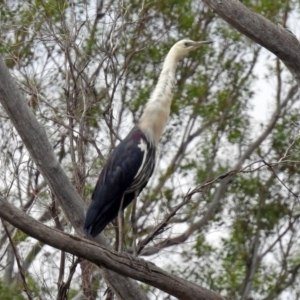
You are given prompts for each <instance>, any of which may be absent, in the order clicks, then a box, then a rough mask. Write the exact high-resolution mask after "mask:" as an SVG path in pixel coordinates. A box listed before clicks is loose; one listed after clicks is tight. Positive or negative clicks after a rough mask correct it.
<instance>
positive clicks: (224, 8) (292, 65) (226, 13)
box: [204, 0, 300, 85]
mask: <svg viewBox="0 0 300 300" xmlns="http://www.w3.org/2000/svg"><path fill="white" fill-rule="evenodd" d="M204 2H205V3H206V4H207V5H208V6H209V7H210V8H211V9H212V10H213V11H215V12H216V13H217V14H218V15H219V16H220V17H221V18H222V19H224V20H225V21H226V22H228V23H229V24H230V25H232V26H233V27H235V28H236V29H237V30H238V31H240V32H241V33H243V34H244V35H246V36H247V37H249V38H250V39H252V40H253V41H254V42H256V43H258V44H260V45H262V46H263V47H265V48H266V49H268V50H269V51H271V52H272V53H274V54H275V55H276V56H277V57H278V58H279V59H280V60H281V61H282V62H283V63H284V64H285V65H286V67H287V68H288V69H289V70H290V72H291V73H292V74H293V76H294V77H295V79H296V80H297V83H298V85H300V43H299V41H298V40H297V38H296V37H295V36H294V35H293V34H292V33H290V32H289V31H287V30H285V29H284V28H283V27H282V26H278V25H275V24H274V23H272V22H271V21H269V20H268V19H266V18H264V17H263V16H261V15H259V14H257V13H254V12H252V11H250V10H249V9H248V8H247V7H246V6H245V5H243V4H242V3H241V2H240V1H238V0H204Z"/></svg>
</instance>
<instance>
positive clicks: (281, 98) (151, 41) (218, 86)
mask: <svg viewBox="0 0 300 300" xmlns="http://www.w3.org/2000/svg"><path fill="white" fill-rule="evenodd" d="M243 3H244V4H245V5H246V6H247V7H248V8H250V9H251V10H252V11H255V12H257V13H259V14H262V15H263V16H265V17H266V18H268V19H269V20H271V21H272V22H274V23H276V24H277V23H279V24H281V25H282V26H286V25H288V24H289V22H290V19H291V18H297V16H298V13H299V3H298V1H289V0H285V1H282V0H272V1H263V0H257V1H253V0H249V1H243ZM0 5H1V6H0V18H1V19H0V21H1V35H0V39H1V40H0V52H1V55H2V56H3V58H4V60H5V63H6V65H7V66H8V67H9V68H10V71H11V74H12V75H13V76H14V78H15V80H16V81H17V82H18V85H19V87H20V88H21V90H22V92H23V93H24V95H25V97H26V101H27V104H28V106H30V108H31V109H32V111H33V112H34V114H35V116H36V117H37V119H38V121H39V122H40V124H42V125H43V126H44V128H45V130H46V133H47V135H48V138H49V139H50V142H51V144H52V146H53V150H54V152H55V154H56V156H57V158H58V159H59V162H60V163H61V165H62V166H63V168H64V170H65V171H66V172H67V174H68V176H69V178H70V180H71V181H72V183H73V184H74V186H75V187H76V189H77V191H78V193H79V194H80V196H81V197H82V199H83V201H84V202H85V203H86V206H87V205H88V204H89V202H90V198H91V193H92V191H93V188H94V185H95V182H96V180H97V177H98V175H99V172H100V170H101V167H102V166H103V163H104V162H105V159H106V158H107V156H108V155H109V153H110V152H111V150H112V149H113V148H114V147H115V146H116V145H117V144H118V142H119V141H120V139H122V138H123V137H124V136H125V135H126V134H127V133H128V132H129V130H130V128H131V127H132V126H133V124H134V123H135V122H137V120H138V118H139V116H140V115H141V113H142V111H143V106H144V104H145V103H146V102H147V99H148V97H149V95H150V93H151V91H152V90H153V88H154V86H155V84H156V80H157V78H158V75H159V72H160V69H161V63H162V61H163V59H164V57H165V55H166V53H167V52H168V50H169V48H170V47H171V46H172V45H173V44H174V43H175V42H176V41H178V40H180V39H182V38H186V37H188V38H190V39H193V40H213V41H214V44H213V45H212V46H205V47H202V48H201V49H199V51H197V52H194V53H192V54H191V55H190V56H189V57H188V58H186V59H184V60H183V61H182V62H181V63H180V65H179V67H178V72H177V84H176V91H175V95H174V100H173V103H172V112H171V116H170V120H169V123H168V126H167V129H166V131H165V133H164V135H163V137H162V140H161V143H160V146H159V149H158V155H157V163H156V169H155V173H154V176H153V177H152V179H151V181H150V182H149V184H148V186H147V188H146V189H145V190H144V192H143V193H142V194H141V195H140V197H139V199H138V204H137V217H138V220H137V224H138V236H137V239H138V241H141V240H143V239H144V238H145V237H146V236H148V235H149V234H151V232H152V230H153V228H154V227H155V226H156V225H158V224H160V223H162V224H164V225H166V226H164V228H163V230H162V231H161V232H160V234H159V235H157V236H155V237H153V238H152V239H151V241H150V243H148V244H147V245H146V246H145V248H144V249H143V251H142V253H141V256H142V257H144V258H146V259H147V260H150V261H152V262H154V263H156V264H158V265H160V266H161V267H162V268H163V269H165V270H168V271H170V272H171V273H174V274H177V275H179V276H180V277H182V278H185V279H187V280H189V281H191V282H195V283H197V284H199V285H201V286H204V287H207V288H209V289H211V290H213V291H215V292H218V293H220V294H222V295H224V296H228V297H231V298H233V299H251V298H252V299H287V298H286V297H287V295H288V296H289V297H291V299H298V298H299V299H300V288H299V286H300V282H299V276H298V271H299V268H300V247H299V246H300V245H299V240H300V239H299V232H300V222H299V218H300V214H299V211H300V206H299V196H298V194H299V175H298V173H299V172H298V165H299V139H298V135H299V124H298V120H299V113H300V111H299V95H298V92H297V87H296V83H295V82H294V81H293V79H292V77H291V75H289V74H287V72H286V71H285V68H284V66H283V65H282V63H281V62H280V61H279V60H278V59H277V58H276V57H275V56H273V55H271V54H267V53H266V51H263V50H262V49H261V47H260V46H258V45H257V44H255V43H253V42H250V40H249V39H247V38H246V37H244V36H243V35H242V34H240V33H239V32H237V31H236V30H235V29H233V28H232V27H230V26H229V25H227V24H226V23H225V22H224V21H223V20H221V19H220V18H219V17H217V16H216V15H215V14H214V13H213V12H212V11H211V10H210V9H209V8H208V7H207V6H206V5H204V4H203V3H202V2H201V1H192V0H191V1H143V2H141V1H135V0H132V1H130V0H128V1H80V0H73V1H54V0H49V1H39V0H33V1H29V0H27V1H20V2H19V1H1V2H0ZM262 70H263V71H262ZM262 72H264V73H262ZM267 86H271V88H272V89H271V91H270V89H269V88H267ZM264 90H267V92H264ZM262 103H268V105H267V109H264V111H263V112H261V111H260V110H261V109H262V108H261V107H263V106H262V105H261V104H262ZM264 107H266V106H264ZM16 109H18V108H17V107H16ZM258 112H259V113H260V116H261V115H262V114H263V116H264V118H263V121H262V118H261V117H260V119H259V118H258V117H257V116H256V114H257V113H258ZM0 135H1V137H0V141H1V142H0V148H1V153H0V170H1V171H0V193H1V195H2V196H3V197H5V198H6V199H7V200H8V201H9V202H10V203H12V204H14V205H15V206H17V207H19V208H21V209H22V210H23V211H25V212H26V213H27V214H28V215H30V216H33V217H34V218H35V219H37V220H39V221H40V222H42V223H44V224H47V225H49V226H51V227H55V228H57V229H59V230H63V231H65V232H69V233H72V232H73V231H72V226H71V225H70V224H69V222H68V221H67V219H66V218H65V216H64V214H63V212H62V210H61V208H60V207H59V205H58V203H57V201H56V199H55V196H54V195H53V194H52V192H51V190H50V188H49V186H48V184H47V182H46V181H45V179H44V178H43V176H42V174H41V173H40V171H39V170H38V169H37V167H36V165H35V163H34V162H33V160H32V158H31V157H30V155H29V153H28V151H27V149H26V148H25V146H24V145H23V142H22V140H21V139H20V137H19V136H18V134H17V132H16V130H15V129H14V127H13V124H12V123H11V122H10V120H9V118H8V117H7V115H6V113H5V111H4V110H3V109H2V108H1V107H0ZM228 172H230V173H228ZM236 173H237V174H236ZM235 174H236V175H235ZM233 175H235V176H233ZM224 178H225V179H224ZM211 179H214V180H212V181H211V182H210V181H209V180H211ZM208 181H209V182H208ZM191 191H192V193H191ZM177 205H181V208H180V209H178V211H177V213H176V215H174V216H173V217H171V218H170V220H168V221H165V220H166V216H168V215H169V214H170V213H171V212H172V211H173V210H174V207H176V206H177ZM131 209H132V208H131V207H129V208H128V209H127V210H126V211H125V232H124V237H125V248H126V249H127V250H128V251H129V252H130V250H131V249H132V243H133V238H134V237H133V235H132V230H131V223H130V215H131ZM0 228H1V241H0V295H1V299H26V298H27V297H28V296H26V294H25V293H24V292H23V289H24V285H23V283H22V281H21V280H20V272H21V271H22V272H23V273H24V274H25V278H26V282H27V290H28V291H30V294H31V295H32V297H36V298H39V299H54V298H56V297H57V299H63V298H59V297H58V290H59V286H60V284H61V283H62V281H66V280H67V278H68V276H70V274H71V273H72V272H71V270H72V267H74V266H75V267H76V265H77V264H80V266H81V268H77V271H75V273H74V274H71V280H70V290H69V291H68V294H67V299H74V300H75V299H96V298H97V299H101V298H102V297H103V298H105V297H107V298H108V297H111V296H110V295H107V296H103V295H104V292H105V290H106V288H107V285H106V284H105V281H104V280H102V278H101V276H99V273H98V269H97V268H96V267H94V266H92V265H86V263H84V262H81V263H79V262H78V260H77V259H76V257H74V256H72V255H70V254H66V253H63V252H60V251H58V250H56V249H54V248H51V247H49V246H47V245H44V244H41V243H40V242H38V241H36V240H34V239H32V238H31V237H30V236H27V235H26V234H24V233H22V232H21V231H18V230H17V229H15V228H13V227H12V226H11V225H9V224H7V223H6V222H5V221H3V220H2V223H1V227H0ZM105 235H106V236H107V238H108V239H109V241H110V243H111V244H112V245H114V243H115V230H114V227H113V226H112V225H109V226H108V227H107V229H106V230H105ZM17 262H20V266H18V264H17ZM70 268H71V269H70ZM86 268H88V270H89V272H88V273H87V272H85V270H86ZM69 278H70V277H69ZM143 288H144V289H145V291H146V292H147V295H148V296H149V298H151V299H171V298H170V296H169V295H167V294H165V293H163V292H161V291H159V290H157V289H154V288H153V287H151V286H146V285H143Z"/></svg>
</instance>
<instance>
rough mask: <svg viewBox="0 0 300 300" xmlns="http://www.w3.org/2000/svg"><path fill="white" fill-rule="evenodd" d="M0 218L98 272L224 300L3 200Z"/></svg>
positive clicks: (175, 292) (181, 295)
mask: <svg viewBox="0 0 300 300" xmlns="http://www.w3.org/2000/svg"><path fill="white" fill-rule="evenodd" d="M0 217H1V218H3V219H4V220H6V221H8V222H9V223H11V224H13V225H14V226H15V227H17V228H19V229H20V230H22V231H24V232H25V233H27V234H28V235H30V236H32V237H34V238H36V239H38V240H39V241H41V242H43V243H46V244H48V245H50V246H52V247H55V248H57V249H60V250H62V251H66V252H69V253H72V254H74V255H76V256H79V257H82V258H84V259H87V260H89V261H91V262H93V263H95V264H96V265H98V266H99V267H100V268H102V267H104V268H107V269H110V270H112V271H115V272H118V274H121V275H123V276H129V277H131V278H134V279H136V280H139V281H142V282H144V283H147V284H150V285H152V286H154V287H157V288H159V289H160V290H162V291H165V292H166V293H168V294H170V295H173V296H174V297H177V298H178V299H182V300H186V299H198V300H221V299H224V298H222V297H221V296H220V295H218V294H216V293H214V292H212V291H209V290H207V289H204V288H201V287H199V286H197V285H196V284H193V283H190V282H188V281H187V280H184V279H181V278H179V277H177V276H174V275H172V274H169V273H167V272H165V271H164V270H162V269H160V268H158V267H157V266H155V265H154V264H151V263H147V262H146V261H145V260H142V259H136V258H134V257H132V256H129V255H128V254H125V253H118V252H115V251H110V250H108V249H106V248H104V247H101V246H99V245H97V244H95V243H94V242H92V241H89V240H85V239H82V238H79V237H76V236H72V235H68V234H66V233H63V232H62V231H59V230H56V229H51V228H50V227H47V226H45V225H43V224H41V223H39V222H38V221H35V220H34V219H33V218H31V217H29V216H28V215H27V214H25V213H24V212H22V211H21V210H19V209H17V208H16V207H14V206H13V205H11V204H10V203H8V202H7V201H6V200H5V199H4V198H3V197H0ZM130 299H132V298H130Z"/></svg>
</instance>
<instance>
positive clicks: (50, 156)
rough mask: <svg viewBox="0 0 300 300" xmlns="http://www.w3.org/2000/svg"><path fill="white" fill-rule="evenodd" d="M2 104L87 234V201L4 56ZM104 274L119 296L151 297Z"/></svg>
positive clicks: (0, 73)
mask: <svg viewBox="0 0 300 300" xmlns="http://www.w3.org/2000/svg"><path fill="white" fill-rule="evenodd" d="M0 103H1V104H2V106H3V107H4V109H5V110H6V113H7V114H8V116H9V118H10V120H11V121H12V123H13V124H14V126H15V128H16V130H17V131H18V133H19V135H20V137H21V139H22V141H23V142H24V144H25V146H26V148H27V149H28V151H29V153H30V155H31V157H32V159H33V160H34V161H35V163H36V165H37V167H38V168H39V170H40V171H41V173H42V174H43V176H44V178H45V179H46V181H47V182H48V184H49V186H50V187H51V189H52V191H53V193H54V195H55V197H56V198H57V199H58V201H59V203H60V205H61V206H62V208H63V210H64V213H65V214H66V216H67V218H68V219H69V221H70V223H71V224H72V226H73V227H74V229H75V230H76V232H77V234H79V235H81V236H84V231H83V222H84V211H85V206H84V203H83V201H82V199H81V198H80V196H79V195H78V193H77V192H76V190H75V188H74V186H73V185H72V184H71V183H70V181H69V179H68V177H67V175H66V173H65V172H64V170H63V169H62V167H61V165H60V164H59V162H58V160H57V159H56V157H55V155H54V152H53V149H52V146H51V144H50V143H49V141H48V138H47V135H46V132H45V130H44V129H43V128H42V127H41V126H40V124H39V123H38V121H37V120H36V118H35V116H34V114H33V113H32V111H31V110H30V108H29V107H28V105H27V103H26V101H25V99H24V97H23V96H22V95H21V93H20V90H19V88H18V87H17V85H16V84H15V82H14V81H13V80H12V78H11V76H10V74H9V72H8V69H7V67H6V66H5V64H4V62H3V60H2V59H1V58H0ZM97 242H99V243H100V244H101V245H103V246H105V247H109V245H108V244H107V242H106V239H105V238H104V236H100V237H98V238H97ZM101 273H102V276H103V277H104V278H105V280H106V282H107V283H108V284H109V286H110V287H111V288H112V290H113V291H114V293H115V294H116V295H117V297H118V298H119V299H124V300H127V299H136V300H140V299H147V297H146V295H145V293H144V292H143V291H142V290H141V289H140V288H139V286H138V284H137V283H136V282H133V281H132V280H130V279H129V278H125V277H121V276H120V275H119V274H116V273H114V272H111V271H107V270H105V269H103V268H102V269H101Z"/></svg>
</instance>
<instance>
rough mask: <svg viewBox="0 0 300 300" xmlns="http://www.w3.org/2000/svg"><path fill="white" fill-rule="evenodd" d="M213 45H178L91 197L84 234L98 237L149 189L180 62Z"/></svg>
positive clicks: (181, 43) (173, 49)
mask: <svg viewBox="0 0 300 300" xmlns="http://www.w3.org/2000/svg"><path fill="white" fill-rule="evenodd" d="M211 43H212V41H192V40H189V39H184V40H181V41H179V42H177V43H175V44H174V45H173V46H172V47H171V49H170V50H169V52H168V54H167V56H166V58H165V61H164V63H163V68H162V70H161V73H160V75H159V78H158V82H157V84H156V87H155V88H154V90H153V92H152V94H151V96H150V98H149V100H148V102H147V104H146V106H145V108H144V111H143V113H142V116H141V117H140V119H139V121H138V124H137V125H136V126H134V127H133V128H132V130H131V131H130V132H129V133H128V135H127V136H126V137H125V139H124V140H122V141H121V142H120V143H119V144H118V146H117V147H116V148H115V149H114V150H113V152H112V153H111V155H110V156H109V158H108V159H107V161H106V163H105V165H104V167H103V169H102V171H101V173H100V175H99V178H98V181H97V183H96V186H95V189H94V191H93V194H92V202H91V204H90V206H89V208H88V210H87V213H86V219H85V223H84V230H85V232H86V233H87V235H89V236H92V237H95V236H97V235H98V234H100V233H101V232H102V231H103V230H104V228H105V227H106V225H107V224H109V223H110V222H111V221H113V220H114V219H115V218H116V217H117V216H118V212H119V211H120V210H124V209H125V208H126V207H127V206H128V205H129V204H130V203H131V202H132V201H133V200H134V199H135V197H137V196H138V195H139V194H140V192H141V191H142V190H143V189H144V187H145V186H146V185H147V183H148V181H149V179H150V177H151V175H152V173H153V171H154V166H155V153H156V148H157V146H158V144H159V140H160V137H161V135H162V133H163V130H164V128H165V126H166V123H167V120H168V118H169V114H170V106H171V101H172V97H173V92H174V85H175V72H176V67H177V64H178V62H179V61H180V60H181V59H182V58H183V57H184V56H185V55H187V54H188V53H189V52H190V51H192V50H195V49H197V48H199V47H200V46H202V45H205V44H211Z"/></svg>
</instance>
